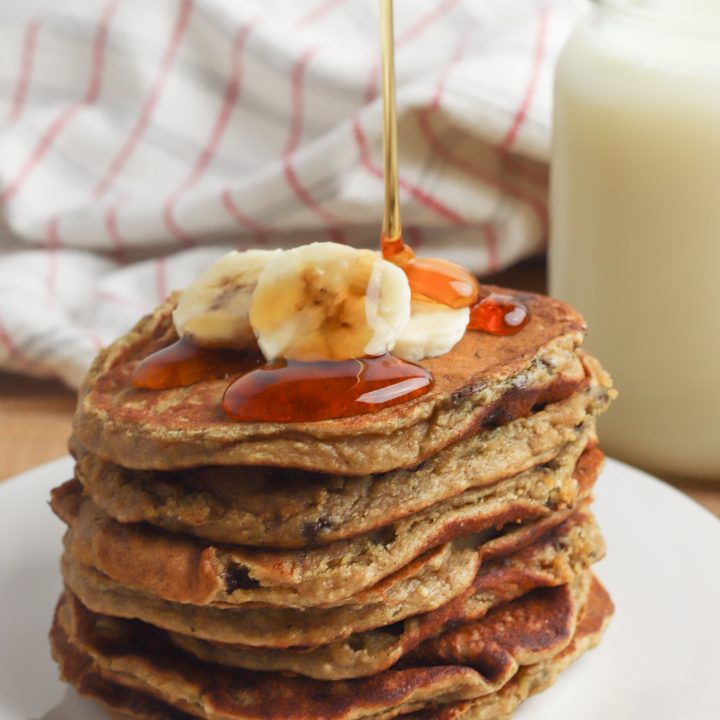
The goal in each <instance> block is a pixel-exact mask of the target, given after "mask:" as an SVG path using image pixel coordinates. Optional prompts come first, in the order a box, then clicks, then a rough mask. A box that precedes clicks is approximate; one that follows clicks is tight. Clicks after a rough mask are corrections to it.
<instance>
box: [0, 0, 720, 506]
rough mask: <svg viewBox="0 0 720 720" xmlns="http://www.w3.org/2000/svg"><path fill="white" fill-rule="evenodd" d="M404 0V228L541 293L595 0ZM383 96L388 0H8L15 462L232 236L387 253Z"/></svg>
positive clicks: (5, 239)
mask: <svg viewBox="0 0 720 720" xmlns="http://www.w3.org/2000/svg"><path fill="white" fill-rule="evenodd" d="M395 5H396V46H397V48H396V67H397V75H398V78H397V80H398V113H399V137H400V141H399V142H400V148H399V151H400V153H399V155H400V157H399V161H400V178H401V180H400V182H401V193H402V197H401V207H402V212H403V222H404V227H405V232H406V238H407V240H408V241H409V243H410V244H411V245H412V246H413V247H414V248H415V249H416V251H417V252H418V254H420V255H422V254H431V255H442V256H443V257H446V258H449V259H452V260H455V261H457V262H459V263H462V264H463V265H465V266H466V267H468V268H469V269H471V270H472V271H473V272H475V273H477V274H478V275H479V276H481V277H482V278H487V279H491V280H492V281H493V282H498V283H499V284H507V285H512V286H515V287H523V288H528V289H533V290H540V291H543V290H544V289H545V288H546V271H545V253H546V248H547V243H548V238H549V217H548V191H549V159H550V148H551V145H550V141H551V118H552V86H553V73H554V69H555V64H556V61H557V58H558V55H559V53H560V50H561V48H562V47H563V44H564V43H565V41H566V39H567V37H568V35H569V33H570V31H571V29H572V28H573V27H574V26H575V24H576V23H577V21H578V19H579V18H580V17H581V16H582V14H583V13H584V12H585V11H587V7H588V3H587V2H585V1H583V0H412V2H410V0H396V3H395ZM378 92H379V47H378V32H377V2H376V0H303V1H302V2H297V1H296V0H246V1H243V2H242V3H239V2H231V0H225V1H224V2H223V1H222V0H153V2H147V0H69V1H68V2H64V3H62V4H59V3H57V2H50V1H49V0H24V1H23V2H22V3H20V2H17V1H16V0H0V119H1V120H0V122H1V124H0V373H1V374H0V423H1V425H2V432H0V477H6V476H9V475H11V474H13V473H14V472H17V471H19V470H21V469H24V468H26V467H29V466H31V465H34V464H37V463H39V462H42V461H44V460H47V459H50V458H52V457H56V456H58V455H60V454H63V453H64V452H65V441H66V437H67V435H68V433H69V419H70V416H71V414H72V410H73V407H74V392H73V391H74V389H75V388H77V386H78V384H79V383H80V381H81V379H82V376H83V374H84V372H85V370H86V369H87V367H88V365H89V363H90V362H91V360H92V357H93V356H94V355H95V353H96V352H97V350H98V348H100V347H102V346H103V345H105V344H107V343H109V342H110V341H111V340H112V339H113V338H115V337H117V336H118V335H119V334H121V333H123V332H125V331H127V330H128V329H129V328H130V327H131V326H132V324H133V323H134V322H135V320H136V319H137V318H138V317H139V316H140V315H142V314H144V313H145V312H147V311H149V310H150V309H152V308H153V307H154V306H155V305H157V304H158V302H160V301H161V300H162V299H163V298H164V297H165V296H166V295H167V293H169V292H170V291H172V290H173V289H176V288H180V287H182V286H184V285H185V284H186V283H187V282H188V280H189V279H190V278H192V277H194V276H195V275H196V274H197V273H198V271H199V270H201V269H202V268H204V267H205V266H207V265H209V264H210V263H211V262H212V261H213V260H215V259H216V258H217V257H219V256H220V255H221V254H222V253H224V252H226V251H227V249H229V248H240V249H243V248H249V247H255V246H263V247H276V246H280V247H286V246H290V245H295V244H299V243H303V242H308V241H311V240H335V241H338V242H348V243H351V244H354V245H359V246H365V247H377V242H378V236H379V228H380V220H381V215H382V200H383V185H382V155H381V152H382V136H381V132H382V124H381V102H380V98H379V96H378ZM610 370H611V371H612V370H613V368H612V367H611V368H610ZM31 378H32V379H31ZM685 487H686V489H688V491H690V492H692V493H694V494H695V496H696V497H698V498H700V499H702V500H703V501H705V502H706V503H708V504H709V505H712V504H713V503H715V504H714V506H713V507H714V509H715V510H716V512H718V511H720V500H718V498H717V497H715V495H714V494H713V491H707V490H703V489H702V488H700V487H695V486H694V485H692V484H687V483H686V485H685Z"/></svg>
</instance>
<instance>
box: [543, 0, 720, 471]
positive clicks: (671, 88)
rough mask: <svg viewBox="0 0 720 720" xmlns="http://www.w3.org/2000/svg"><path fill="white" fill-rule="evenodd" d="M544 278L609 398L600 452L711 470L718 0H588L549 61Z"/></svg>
mask: <svg viewBox="0 0 720 720" xmlns="http://www.w3.org/2000/svg"><path fill="white" fill-rule="evenodd" d="M551 213H552V236H551V247H550V292H551V294H553V295H554V296H556V297H558V298H560V299H561V300H565V301H567V302H569V303H570V304H572V305H574V306H575V307H576V308H578V309H579V310H580V311H581V312H582V313H583V314H584V316H585V318H586V320H587V323H588V327H589V335H588V343H587V346H588V349H589V350H590V352H592V353H593V354H596V355H597V356H598V357H599V358H600V360H601V361H602V363H603V365H604V366H605V367H606V368H607V369H608V371H609V372H610V373H611V375H612V376H613V378H614V380H615V383H616V385H617V387H618V390H619V391H620V397H619V398H618V400H617V402H616V403H615V404H614V406H613V407H612V408H611V409H610V411H609V412H608V414H607V416H606V417H605V418H603V420H602V421H601V429H600V434H601V439H602V445H603V447H604V448H605V449H606V450H607V451H608V453H609V454H610V455H613V456H616V457H619V458H621V459H624V460H627V461H628V462H631V463H633V464H635V465H639V466H642V467H645V468H648V469H650V470H653V471H655V472H657V473H659V474H664V475H679V476H683V477H686V478H687V477H692V478H706V479H716V480H718V479H720V2H717V0H704V1H701V0H646V1H645V2H631V1H630V0H626V1H625V2H620V0H615V1H610V0H606V1H605V2H596V3H594V4H593V7H592V9H591V11H590V12H589V13H588V15H587V16H586V17H585V18H584V20H583V21H582V22H581V23H580V25H579V26H578V27H577V28H576V29H575V31H574V32H573V34H572V35H571V37H570V39H569V41H568V42H567V45H566V46H565V48H564V50H563V52H562V54H561V56H560V59H559V63H558V66H557V70H556V76H555V106H554V130H553V151H552V164H551Z"/></svg>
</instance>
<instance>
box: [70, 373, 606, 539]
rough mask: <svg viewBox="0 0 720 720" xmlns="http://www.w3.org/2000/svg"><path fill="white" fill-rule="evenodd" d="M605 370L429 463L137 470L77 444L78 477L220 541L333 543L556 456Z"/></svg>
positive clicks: (578, 428)
mask: <svg viewBox="0 0 720 720" xmlns="http://www.w3.org/2000/svg"><path fill="white" fill-rule="evenodd" d="M608 390H609V388H608V386H607V384H606V381H605V378H604V376H602V375H596V374H593V375H591V384H590V385H589V386H588V387H586V388H585V389H584V390H582V391H580V392H578V393H576V394H574V395H573V396H572V397H570V398H568V399H566V400H562V401H560V402H557V403H552V404H550V405H547V406H545V407H544V408H540V407H536V408H535V409H534V412H533V413H532V414H531V415H530V416H528V417H525V418H518V419H516V420H513V421H512V422H510V423H508V424H506V425H502V426H500V427H498V428H495V429H494V430H486V431H483V432H480V433H477V434H475V435H473V436H471V437H468V438H466V439H463V440H460V441H458V442H457V443H454V444H452V445H450V446H448V447H447V448H445V449H443V450H441V451H440V452H439V453H437V454H436V455H434V456H433V457H431V458H428V459H427V460H426V461H425V462H424V463H422V464H421V465H420V466H417V467H414V468H410V469H402V470H395V471H391V472H388V473H383V474H377V475H364V476H362V477H354V476H350V477H348V476H338V475H323V474H318V473H309V472H306V471H302V470H289V469H286V468H274V467H246V466H240V467H217V466H215V467H212V466H211V467H201V468H197V469H186V470H184V471H142V470H130V469H127V468H123V467H121V466H120V465H115V464H113V463H108V462H105V461H103V460H101V459H100V458H99V457H97V456H96V455H93V454H92V453H89V452H88V451H87V450H85V449H84V448H82V447H80V446H79V445H76V446H75V447H74V452H75V455H76V459H77V465H76V469H75V476H76V478H77V479H78V480H79V481H80V482H82V484H83V487H84V489H85V491H86V492H87V493H88V494H89V495H90V497H91V498H92V500H93V502H94V503H95V504H96V505H97V506H98V507H101V508H102V509H103V510H105V512H107V513H108V515H110V516H111V517H113V518H115V519H116V520H118V521H120V522H123V523H129V522H141V521H146V522H150V523H152V524H154V525H157V526H159V527H162V528H165V529H166V530H170V531H172V532H183V533H190V534H193V535H196V536H198V537H201V538H205V539H208V540H211V541H214V542H221V543H232V544H241V545H252V546H265V547H277V548H288V549H291V548H301V547H306V546H308V545H324V544H328V543H330V542H337V541H338V540H344V539H346V538H348V537H353V536H355V535H359V534H362V533H365V532H369V531H372V530H374V529H377V528H378V527H381V526H383V525H387V524H389V523H391V522H395V521H396V520H399V519H400V518H402V517H404V516H406V515H410V514H412V513H416V512H419V511H421V510H424V509H425V508H427V507H430V506H431V505H435V504H436V503H438V502H441V501H443V500H447V499H449V498H451V497H454V496H456V495H458V494H459V493H462V492H465V491H466V490H469V489H472V488H477V487H485V486H487V485H491V484H494V483H496V482H498V481H499V480H503V479H506V478H510V477H513V476H515V475H517V474H519V473H522V472H525V471H526V470H529V469H530V468H532V467H535V466H538V465H543V464H546V463H553V462H554V460H555V458H556V456H557V455H558V453H559V452H561V451H562V449H563V448H564V447H565V446H567V445H568V443H572V442H575V441H577V439H578V438H579V437H580V436H581V435H583V434H584V433H585V432H587V431H589V432H593V429H594V420H593V419H594V417H595V416H596V415H597V414H599V413H600V412H602V411H604V409H605V408H606V407H607V404H608V402H609V397H608Z"/></svg>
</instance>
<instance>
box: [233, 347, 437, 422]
mask: <svg viewBox="0 0 720 720" xmlns="http://www.w3.org/2000/svg"><path fill="white" fill-rule="evenodd" d="M432 385H433V377H432V374H431V373H430V372H429V371H428V370H426V369H425V368H423V367H420V366H419V365H415V364H414V363H410V362H407V361H405V360H401V359H400V358H397V357H395V356H394V355H390V354H385V355H380V356H379V357H370V358H360V359H357V360H334V361H317V362H300V361H298V360H280V361H276V362H274V363H270V364H268V365H265V366H263V367H260V368H257V369H255V370H253V371H251V372H249V373H247V374H246V375H243V376H241V377H239V378H237V379H236V380H235V381H234V382H233V383H232V384H231V385H230V386H229V387H228V388H227V390H226V391H225V395H224V397H223V409H224V410H225V413H226V414H227V415H228V416H229V417H231V418H232V419H234V420H239V421H242V422H315V421H319V420H332V419H336V418H343V417H349V416H352V415H364V414H366V413H371V412H377V411H378V410H382V409H383V408H386V407H390V406H392V405H398V404H399V403H404V402H407V401H408V400H411V399H413V398H416V397H419V396H421V395H424V394H425V393H426V392H428V390H430V388H431V387H432Z"/></svg>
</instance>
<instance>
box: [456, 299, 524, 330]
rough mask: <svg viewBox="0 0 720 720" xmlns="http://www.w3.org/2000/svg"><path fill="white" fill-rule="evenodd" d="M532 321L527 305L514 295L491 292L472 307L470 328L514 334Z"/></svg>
mask: <svg viewBox="0 0 720 720" xmlns="http://www.w3.org/2000/svg"><path fill="white" fill-rule="evenodd" d="M529 322H530V311H529V310H528V308H527V306H526V305H525V304H524V303H522V302H520V300H518V299H517V298H514V297H513V296H512V295H500V294H499V293H490V295H487V296H486V297H484V298H482V299H481V300H480V301H479V302H477V303H476V304H475V305H473V306H472V308H471V309H470V322H469V323H468V329H469V330H482V331H483V332H486V333H490V334H491V335H514V334H515V333H516V332H519V331H520V330H522V329H523V328H524V327H525V326H526V325H527V324H528V323H529Z"/></svg>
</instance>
